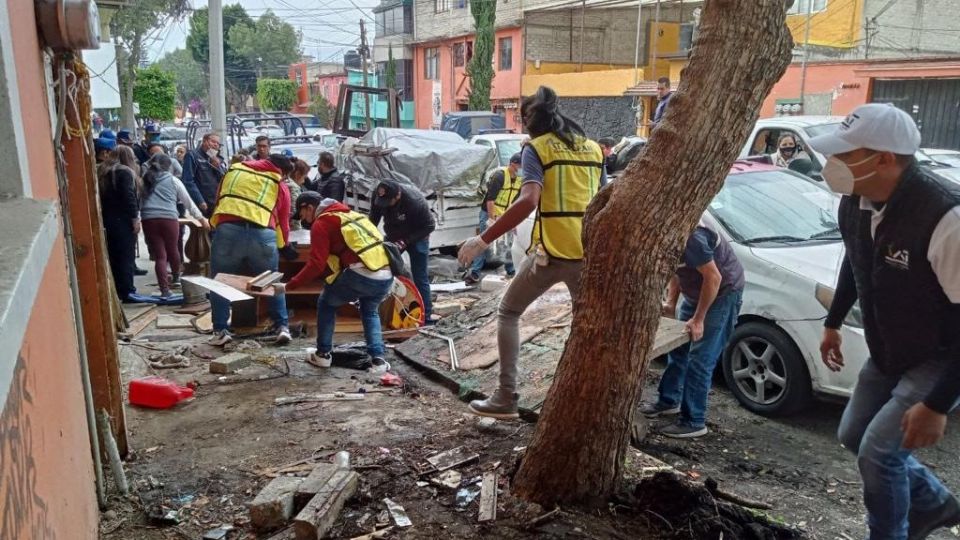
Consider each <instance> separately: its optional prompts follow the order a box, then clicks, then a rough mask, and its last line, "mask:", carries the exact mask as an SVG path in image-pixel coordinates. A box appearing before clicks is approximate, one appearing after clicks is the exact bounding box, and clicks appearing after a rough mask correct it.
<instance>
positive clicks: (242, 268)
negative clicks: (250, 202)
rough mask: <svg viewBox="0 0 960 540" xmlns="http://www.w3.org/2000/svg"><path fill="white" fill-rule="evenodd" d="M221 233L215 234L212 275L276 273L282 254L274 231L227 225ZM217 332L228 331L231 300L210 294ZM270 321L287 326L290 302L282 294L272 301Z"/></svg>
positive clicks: (230, 223)
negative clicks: (288, 304) (279, 251)
mask: <svg viewBox="0 0 960 540" xmlns="http://www.w3.org/2000/svg"><path fill="white" fill-rule="evenodd" d="M216 230H217V234H214V235H211V236H212V238H211V240H212V245H211V246H210V272H211V273H212V274H213V275H214V276H216V275H217V274H219V273H226V274H239V275H242V276H256V275H258V274H261V273H263V272H266V271H267V270H271V271H274V272H275V271H276V270H277V263H278V262H279V261H280V254H279V253H278V252H277V236H276V233H275V232H274V231H273V230H272V229H266V228H261V227H257V226H255V225H253V224H248V223H246V222H227V223H223V224H221V225H219V226H217V229H216ZM210 308H211V311H212V312H213V313H212V318H213V330H214V331H215V332H219V331H220V330H226V329H227V328H228V326H227V321H228V320H229V319H230V301H229V300H227V299H226V298H223V297H221V296H218V295H216V294H211V295H210ZM269 315H270V319H271V320H273V324H274V326H278V327H279V326H287V325H288V321H287V299H286V297H285V296H284V295H282V294H278V295H275V296H273V297H272V298H271V299H270V311H269Z"/></svg>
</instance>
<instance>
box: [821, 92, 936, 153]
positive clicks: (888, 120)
mask: <svg viewBox="0 0 960 540" xmlns="http://www.w3.org/2000/svg"><path fill="white" fill-rule="evenodd" d="M808 144H809V145H810V147H811V148H813V149H814V150H816V151H817V152H820V153H821V154H823V155H825V156H832V155H834V154H843V153H845V152H851V151H853V150H856V149H858V148H866V149H867V150H875V151H878V152H893V153H894V154H902V155H910V156H912V155H913V154H914V153H916V151H917V150H919V149H920V130H919V129H917V124H916V122H914V121H913V118H911V117H910V115H909V114H907V113H906V112H904V111H902V110H900V109H898V108H896V107H894V106H893V105H891V104H889V103H867V104H866V105H861V106H859V107H857V108H856V109H854V110H853V112H852V113H850V115H849V116H847V117H846V118H845V119H844V120H843V122H842V123H841V124H840V127H839V128H837V130H836V131H834V132H833V133H827V134H825V135H820V136H819V137H813V138H812V139H810V140H809V141H808Z"/></svg>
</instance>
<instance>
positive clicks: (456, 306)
mask: <svg viewBox="0 0 960 540" xmlns="http://www.w3.org/2000/svg"><path fill="white" fill-rule="evenodd" d="M461 311H463V304H461V303H459V302H436V303H434V304H433V313H434V315H439V316H441V317H449V316H450V315H456V314H457V313H460V312H461Z"/></svg>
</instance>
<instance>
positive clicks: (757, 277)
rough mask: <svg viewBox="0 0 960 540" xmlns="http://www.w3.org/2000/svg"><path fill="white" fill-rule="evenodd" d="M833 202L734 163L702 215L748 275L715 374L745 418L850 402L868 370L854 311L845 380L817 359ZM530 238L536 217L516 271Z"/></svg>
mask: <svg viewBox="0 0 960 540" xmlns="http://www.w3.org/2000/svg"><path fill="white" fill-rule="evenodd" d="M838 202H839V197H837V196H836V195H835V194H834V193H832V192H831V191H829V190H828V189H826V188H825V187H823V185H822V184H821V183H820V182H817V181H814V180H811V179H809V178H807V177H805V176H803V175H800V174H797V173H795V172H793V171H789V170H786V169H780V168H777V167H774V166H772V165H766V164H760V163H755V162H746V161H738V162H736V163H735V164H734V166H733V169H732V170H731V171H730V174H729V175H728V176H727V179H726V181H725V183H724V186H723V188H722V189H721V190H720V193H718V194H717V196H716V197H715V198H714V199H713V201H712V202H711V203H710V206H709V207H708V209H707V211H706V212H705V213H704V215H703V222H704V223H705V224H706V225H707V226H708V227H710V228H712V229H714V230H716V231H717V232H718V233H719V234H720V235H722V236H723V237H724V238H726V239H727V240H728V241H729V242H730V243H731V246H732V247H733V250H734V252H735V253H736V254H737V257H738V258H739V259H740V262H741V264H743V267H744V270H745V274H746V288H745V289H744V295H743V307H742V309H741V311H740V318H739V321H738V324H737V328H736V330H735V331H734V333H733V336H732V338H731V340H730V343H729V345H728V346H727V348H726V350H725V351H724V354H723V359H722V362H721V363H720V369H721V371H722V373H723V376H724V378H725V379H726V381H727V384H728V385H729V387H730V390H731V391H732V392H733V394H734V396H736V398H737V400H738V401H739V402H740V403H741V404H742V405H743V406H744V407H746V408H747V409H749V410H751V411H754V412H756V413H760V414H765V415H778V414H787V413H790V412H794V411H797V410H799V409H801V408H803V406H804V405H806V404H807V403H809V402H810V399H811V396H812V395H814V394H825V395H834V396H841V397H849V395H850V393H851V392H852V391H853V386H854V383H855V382H856V379H857V374H858V373H859V371H860V367H861V366H862V365H863V364H864V363H865V362H866V360H867V357H868V352H867V345H866V341H865V339H864V336H863V329H862V323H861V318H860V315H859V311H858V308H854V310H853V311H852V312H851V314H850V316H849V317H847V320H846V321H845V323H844V325H843V327H842V329H841V332H842V335H843V355H844V359H845V360H846V365H845V366H844V368H843V370H841V371H840V372H837V373H834V372H832V371H830V370H829V369H827V368H826V366H824V365H823V362H822V361H821V359H820V339H821V336H822V333H823V320H824V319H825V318H826V315H827V310H828V309H829V306H830V302H831V301H832V298H833V291H834V288H835V287H836V282H837V275H838V273H839V270H840V262H841V260H842V256H843V243H842V242H841V240H840V233H839V229H838V227H837V215H836V207H837V204H838ZM532 228H533V216H531V217H529V218H528V219H527V220H526V221H524V222H523V223H522V224H521V225H520V226H519V227H517V235H516V237H515V239H514V243H513V247H512V256H513V259H514V264H516V265H519V263H520V261H521V260H522V259H523V257H524V256H525V253H526V249H527V247H528V246H529V245H530V234H531V230H532Z"/></svg>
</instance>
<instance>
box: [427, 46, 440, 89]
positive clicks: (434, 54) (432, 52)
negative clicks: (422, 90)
mask: <svg viewBox="0 0 960 540" xmlns="http://www.w3.org/2000/svg"><path fill="white" fill-rule="evenodd" d="M423 78H424V79H428V80H431V81H436V80H439V79H440V49H438V48H437V47H431V48H429V49H424V51H423Z"/></svg>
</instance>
